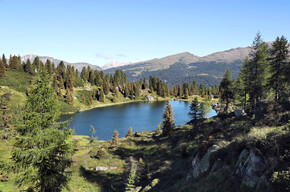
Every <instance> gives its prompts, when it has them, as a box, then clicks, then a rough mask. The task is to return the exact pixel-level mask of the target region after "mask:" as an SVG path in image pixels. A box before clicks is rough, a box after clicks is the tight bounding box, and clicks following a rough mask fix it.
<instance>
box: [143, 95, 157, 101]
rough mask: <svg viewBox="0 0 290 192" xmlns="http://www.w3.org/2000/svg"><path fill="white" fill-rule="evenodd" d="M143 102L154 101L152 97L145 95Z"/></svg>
mask: <svg viewBox="0 0 290 192" xmlns="http://www.w3.org/2000/svg"><path fill="white" fill-rule="evenodd" d="M145 100H146V101H154V100H155V99H154V97H152V96H150V95H147V96H146V97H145Z"/></svg>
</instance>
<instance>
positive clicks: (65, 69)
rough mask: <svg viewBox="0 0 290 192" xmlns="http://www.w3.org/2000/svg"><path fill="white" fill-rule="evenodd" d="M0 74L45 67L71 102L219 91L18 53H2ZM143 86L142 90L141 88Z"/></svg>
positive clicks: (31, 72)
mask: <svg viewBox="0 0 290 192" xmlns="http://www.w3.org/2000/svg"><path fill="white" fill-rule="evenodd" d="M0 69H1V73H0V77H2V78H3V77H4V78H5V76H6V71H7V69H11V70H17V71H22V72H25V73H27V74H29V75H32V76H34V75H36V74H38V73H39V72H40V71H46V72H47V73H48V74H49V76H50V77H52V80H51V81H52V82H51V86H52V88H53V89H54V92H55V97H57V98H58V99H59V100H62V101H64V102H66V103H67V104H69V105H71V106H73V104H74V97H77V99H78V100H79V101H80V102H81V103H83V104H86V105H92V103H93V101H94V100H97V101H99V102H105V100H106V96H107V95H110V96H111V101H112V102H117V101H118V98H119V97H120V95H122V96H123V97H124V98H129V99H138V98H139V97H140V96H141V94H142V93H150V94H156V95H158V96H160V97H163V98H165V97H177V98H180V99H189V97H190V96H193V95H201V96H203V97H205V98H207V99H209V100H210V99H211V98H212V97H217V96H218V95H219V87H218V86H212V87H208V88H206V87H205V86H204V85H203V84H200V86H199V87H197V82H196V81H194V82H193V83H192V84H189V83H187V82H185V83H184V84H183V85H182V86H181V85H175V86H174V87H173V88H171V89H170V88H169V86H168V85H167V84H166V83H164V82H162V81H161V80H160V79H159V78H158V77H152V76H150V77H149V79H148V80H146V79H145V78H143V79H140V80H137V81H136V82H128V80H127V75H126V74H125V73H124V72H123V71H121V70H119V69H117V70H116V71H115V73H114V74H112V73H110V74H108V73H107V74H105V73H104V72H103V71H98V70H92V69H91V68H90V66H88V67H83V69H82V71H81V72H79V71H78V70H77V69H75V68H74V66H70V65H67V66H65V64H64V62H62V61H61V62H60V63H59V64H58V65H57V66H56V65H55V64H54V63H52V62H51V61H50V60H46V62H45V63H43V62H42V61H41V60H40V59H39V57H35V59H34V60H33V61H30V60H29V59H27V60H26V61H25V62H21V57H20V56H15V55H14V56H10V59H9V60H8V61H7V59H6V57H5V55H4V54H3V56H2V59H0ZM86 83H89V84H90V85H91V86H93V87H92V88H90V89H88V90H81V91H79V93H80V94H75V95H74V91H73V90H74V88H75V87H83V86H84V85H85V84H86ZM144 90H146V91H144Z"/></svg>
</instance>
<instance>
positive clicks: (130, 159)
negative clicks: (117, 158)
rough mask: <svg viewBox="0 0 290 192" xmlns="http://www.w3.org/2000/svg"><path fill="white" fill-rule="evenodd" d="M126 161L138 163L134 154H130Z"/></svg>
mask: <svg viewBox="0 0 290 192" xmlns="http://www.w3.org/2000/svg"><path fill="white" fill-rule="evenodd" d="M125 163H137V161H136V160H135V159H134V158H133V156H130V157H127V158H126V159H125Z"/></svg>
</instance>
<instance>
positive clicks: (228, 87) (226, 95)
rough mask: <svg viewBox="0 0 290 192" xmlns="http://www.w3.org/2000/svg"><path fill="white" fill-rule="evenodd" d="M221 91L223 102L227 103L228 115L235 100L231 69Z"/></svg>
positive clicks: (223, 81) (225, 77)
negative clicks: (230, 105) (229, 108)
mask: <svg viewBox="0 0 290 192" xmlns="http://www.w3.org/2000/svg"><path fill="white" fill-rule="evenodd" d="M220 89H221V100H222V102H226V108H225V112H226V113H227V112H228V107H229V104H230V102H231V101H232V100H233V99H234V90H233V82H232V75H231V71H230V69H227V71H226V73H225V75H224V77H223V79H222V81H221V84H220Z"/></svg>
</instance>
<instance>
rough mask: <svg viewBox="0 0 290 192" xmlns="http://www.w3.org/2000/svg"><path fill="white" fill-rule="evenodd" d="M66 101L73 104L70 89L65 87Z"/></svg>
mask: <svg viewBox="0 0 290 192" xmlns="http://www.w3.org/2000/svg"><path fill="white" fill-rule="evenodd" d="M66 103H67V104H69V105H71V106H73V104H74V99H73V95H72V91H71V90H70V89H69V88H67V89H66Z"/></svg>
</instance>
